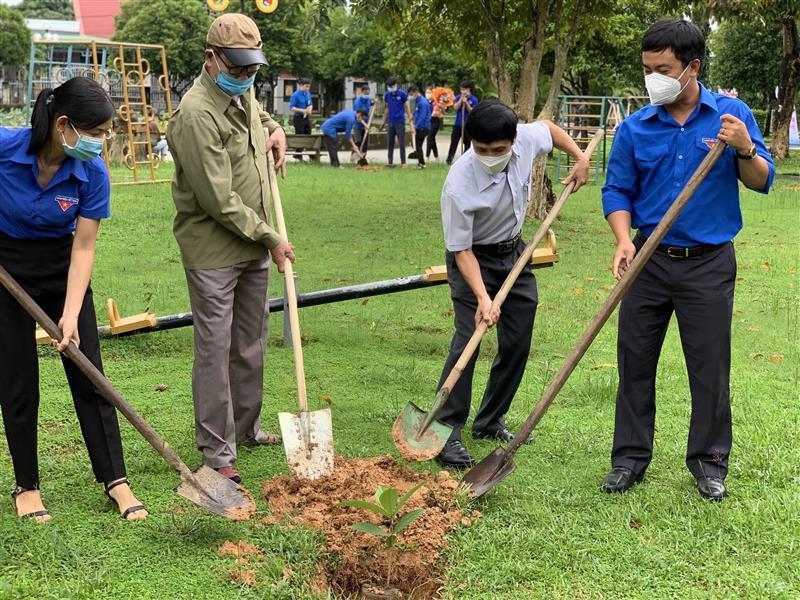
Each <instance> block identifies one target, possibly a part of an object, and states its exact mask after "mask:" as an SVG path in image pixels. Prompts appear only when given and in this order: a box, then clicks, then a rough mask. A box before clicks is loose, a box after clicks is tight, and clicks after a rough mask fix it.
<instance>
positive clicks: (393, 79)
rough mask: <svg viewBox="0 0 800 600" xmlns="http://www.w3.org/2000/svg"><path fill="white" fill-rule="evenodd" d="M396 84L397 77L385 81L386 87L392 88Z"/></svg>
mask: <svg viewBox="0 0 800 600" xmlns="http://www.w3.org/2000/svg"><path fill="white" fill-rule="evenodd" d="M396 83H397V77H389V79H387V80H386V87H392V86H393V85H395V84H396Z"/></svg>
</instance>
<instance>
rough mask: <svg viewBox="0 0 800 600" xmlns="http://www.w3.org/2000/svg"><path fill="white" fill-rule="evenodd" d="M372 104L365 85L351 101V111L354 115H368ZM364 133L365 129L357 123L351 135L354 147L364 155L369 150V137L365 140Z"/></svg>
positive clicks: (359, 122)
mask: <svg viewBox="0 0 800 600" xmlns="http://www.w3.org/2000/svg"><path fill="white" fill-rule="evenodd" d="M373 104H375V100H374V99H373V98H372V96H370V95H369V86H368V85H367V84H366V83H365V84H364V85H362V86H361V95H360V96H356V97H355V98H354V99H353V110H354V111H356V113H357V112H359V111H361V112H363V113H365V114H366V115H369V113H370V111H371V110H372V105H373ZM367 118H369V117H367ZM365 131H366V127H365V126H364V124H363V123H361V121H357V122H356V128H355V133H354V134H353V141H354V142H355V143H356V146H358V147H359V148H361V152H362V153H364V154H366V153H367V149H368V148H369V135H367V137H366V139H365V138H364V132H365Z"/></svg>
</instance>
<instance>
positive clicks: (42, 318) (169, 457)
mask: <svg viewBox="0 0 800 600" xmlns="http://www.w3.org/2000/svg"><path fill="white" fill-rule="evenodd" d="M0 283H2V284H3V287H5V288H6V289H7V290H8V292H9V293H10V294H11V295H12V296H14V298H16V299H17V302H19V303H20V305H21V306H22V308H24V309H25V311H26V312H27V313H28V314H29V315H30V316H31V317H33V319H34V320H35V321H36V322H37V323H38V324H39V325H40V326H41V327H42V329H44V330H45V331H46V332H47V335H49V336H50V338H51V339H54V340H60V339H61V338H62V337H63V335H62V333H61V330H60V329H59V328H58V325H56V324H55V323H54V322H53V320H52V319H51V318H50V317H48V316H47V314H46V313H45V312H44V311H43V310H42V309H41V307H40V306H39V305H38V304H36V302H35V301H34V300H33V298H31V297H30V296H29V295H28V293H27V292H26V291H25V290H23V289H22V287H20V285H19V284H18V283H17V282H16V281H15V280H14V278H13V277H11V275H10V274H9V273H8V271H6V270H5V269H4V268H3V267H2V266H0ZM64 354H65V355H66V356H67V357H68V358H69V359H70V360H71V361H72V362H73V363H75V365H76V366H77V367H78V368H79V369H80V370H81V371H82V372H83V373H84V375H86V377H88V378H89V381H91V382H92V383H93V384H94V385H95V387H96V388H97V391H98V392H100V395H101V396H103V398H105V399H106V400H108V401H109V402H110V403H111V404H113V405H114V406H115V407H116V408H117V410H119V412H121V413H122V414H123V415H124V416H125V418H126V419H127V420H128V421H129V422H130V424H131V425H133V426H134V427H135V428H136V430H137V431H138V432H139V433H141V434H142V436H143V437H144V439H146V440H147V441H148V442H150V445H151V446H152V447H153V448H154V449H155V451H156V452H158V453H159V454H160V455H161V456H162V457H163V459H164V460H165V461H167V463H169V465H170V466H171V467H172V468H173V469H175V470H176V471H178V473H180V474H181V477H182V478H183V479H185V480H189V481H193V480H194V476H193V475H192V472H191V471H190V470H189V467H187V466H186V464H185V463H184V462H183V461H182V460H181V459H180V457H179V456H178V454H177V453H176V452H175V450H173V448H172V446H170V445H169V444H168V443H167V442H166V441H165V440H164V438H162V437H161V436H160V435H159V434H158V432H156V430H155V429H153V427H152V426H151V425H150V424H149V423H148V422H147V421H145V420H144V419H143V418H142V416H141V415H140V414H139V413H138V412H136V410H135V409H134V408H133V407H132V406H131V405H130V404H128V402H127V401H126V400H125V398H123V397H122V394H120V393H119V392H118V391H117V389H116V388H115V387H114V386H113V385H112V384H111V382H110V381H109V380H108V379H107V378H106V377H105V375H103V374H102V373H101V372H100V371H99V370H98V369H97V367H95V366H94V365H93V364H92V362H91V361H90V360H89V359H88V358H86V355H85V354H84V353H83V352H81V351H80V349H79V348H78V346H76V345H75V342H72V341H71V342H70V343H69V346H67V347H66V349H65V350H64Z"/></svg>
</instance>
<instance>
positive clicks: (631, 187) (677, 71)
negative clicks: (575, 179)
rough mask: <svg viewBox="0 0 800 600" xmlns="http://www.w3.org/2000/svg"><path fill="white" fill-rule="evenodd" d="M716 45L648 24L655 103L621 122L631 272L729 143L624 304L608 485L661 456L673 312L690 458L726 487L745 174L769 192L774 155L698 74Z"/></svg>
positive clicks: (612, 211)
mask: <svg viewBox="0 0 800 600" xmlns="http://www.w3.org/2000/svg"><path fill="white" fill-rule="evenodd" d="M705 49H706V46H705V36H704V35H703V32H702V30H701V29H700V28H699V27H697V26H696V25H695V24H693V23H691V22H689V21H684V20H682V19H664V20H661V21H658V22H657V23H655V24H654V25H652V26H651V27H650V28H649V29H648V30H647V31H646V32H645V34H644V37H643V38H642V65H643V66H644V83H645V87H646V88H647V93H648V95H649V96H650V104H649V105H647V106H645V107H644V108H642V109H641V110H639V111H637V112H636V113H634V114H632V115H631V116H630V117H627V118H626V119H625V120H624V121H623V122H622V123H620V125H619V128H618V129H617V132H616V135H615V136H614V144H613V146H612V147H611V154H610V155H609V162H608V171H607V177H606V184H605V185H604V186H603V212H604V214H605V216H606V219H607V220H608V224H609V226H610V227H611V230H612V232H613V234H614V237H615V238H616V242H617V249H616V252H615V253H614V256H613V258H612V262H611V271H612V274H613V275H614V277H616V278H617V279H620V278H621V277H622V275H623V273H624V272H625V270H626V269H627V268H628V267H629V266H630V264H631V262H632V261H633V259H634V257H635V256H636V253H637V252H638V251H639V250H640V249H641V248H642V246H643V245H644V243H645V240H647V237H648V236H650V235H652V233H653V231H654V230H655V228H656V226H657V224H658V223H659V221H661V219H662V218H663V217H664V214H665V213H666V212H667V209H668V208H669V207H670V206H671V204H672V203H673V201H674V200H675V198H676V197H677V196H678V193H679V192H680V190H681V189H683V187H684V186H685V185H686V184H687V183H688V181H689V180H690V178H691V177H692V175H693V173H694V172H695V170H696V169H697V168H698V166H699V165H700V163H701V162H702V161H703V159H704V158H705V157H706V156H707V155H708V153H709V151H710V150H711V149H712V148H713V147H714V144H716V143H717V142H718V141H720V140H721V141H723V142H725V143H726V144H727V145H728V147H727V148H726V149H725V151H724V153H723V154H722V156H721V157H720V158H719V160H717V162H716V164H715V165H714V167H713V168H712V169H711V171H710V172H709V173H708V175H707V176H706V178H705V180H704V181H703V182H702V183H701V184H700V186H699V187H698V188H697V191H695V192H694V194H693V195H692V197H691V198H690V199H689V203H688V204H687V205H686V207H685V208H684V209H683V211H682V212H681V214H680V216H678V219H677V220H676V221H675V223H674V224H673V225H672V227H670V229H669V231H668V232H667V234H666V236H665V237H664V239H663V242H662V244H661V245H659V246H658V247H657V249H656V251H655V252H654V253H653V255H652V256H651V257H650V259H649V260H648V261H647V262H646V263H645V265H644V268H643V269H642V271H641V273H640V274H639V277H638V278H637V279H636V280H635V281H634V282H633V284H632V285H631V288H630V290H629V291H628V293H627V295H626V296H625V297H624V298H623V299H622V302H621V304H620V307H619V321H618V332H617V362H618V366H619V368H618V370H617V373H618V377H619V385H618V388H617V409H616V418H615V421H614V442H613V446H612V450H611V471H610V472H609V473H608V475H607V476H606V478H605V479H604V481H603V483H602V485H601V487H602V489H603V490H604V491H606V492H609V493H613V492H625V491H627V490H628V489H630V488H631V487H633V486H634V485H635V484H637V483H638V482H640V481H641V480H642V478H643V477H644V474H645V471H646V470H647V467H648V466H649V464H650V460H651V459H652V456H653V436H654V432H655V415H656V372H657V370H658V359H659V355H660V353H661V345H662V344H663V342H664V338H665V336H666V334H667V328H668V327H669V324H670V321H671V320H672V316H673V314H674V315H675V317H676V320H677V323H678V329H679V331H680V338H681V345H682V347H683V354H684V358H685V360H686V370H687V372H688V374H689V391H690V393H691V398H692V413H691V421H690V424H689V440H688V443H687V446H686V467H687V468H688V469H689V472H690V473H691V474H692V475H693V476H694V478H695V485H696V486H697V491H698V492H699V494H700V495H701V496H702V497H704V498H706V499H709V500H712V501H721V500H722V499H723V498H724V497H725V495H726V494H727V489H726V487H725V483H724V481H725V477H726V475H727V474H728V457H729V455H730V452H731V447H732V445H733V433H732V425H731V398H730V373H731V319H732V317H733V292H734V287H735V285H736V253H735V251H734V247H733V242H732V240H733V238H734V237H735V236H736V234H738V233H739V231H740V230H741V228H742V212H741V209H740V207H739V182H740V181H741V182H742V183H743V184H744V185H745V186H747V187H748V188H750V189H751V190H755V191H757V192H760V193H762V194H766V193H768V192H769V188H770V186H771V185H772V180H773V178H774V176H775V166H774V164H773V163H772V158H771V157H770V154H769V151H768V150H767V148H766V146H765V145H764V140H763V138H762V137H761V132H760V131H759V129H758V125H757V123H756V120H755V118H754V117H753V112H752V111H751V110H750V108H749V107H748V106H747V105H746V104H745V103H744V102H742V101H741V100H737V99H736V98H729V97H727V96H723V95H721V94H716V93H714V92H710V91H708V90H707V89H706V88H705V86H703V84H701V83H700V82H699V81H698V77H699V76H700V72H701V70H702V67H703V63H704V62H705V60H706V54H705ZM632 227H633V229H636V230H637V231H636V235H635V236H634V237H633V239H631V228H632ZM761 483H762V484H763V483H764V482H763V481H762V482H761Z"/></svg>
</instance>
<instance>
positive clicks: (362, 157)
mask: <svg viewBox="0 0 800 600" xmlns="http://www.w3.org/2000/svg"><path fill="white" fill-rule="evenodd" d="M374 114H375V104H373V105H372V108H370V109H369V119H367V125H366V126H365V127H364V137H363V139H362V140H361V145H360V147H359V148H358V151H359V153H360V156H359V158H358V166H359V167H366V166H367V165H368V164H369V163H368V162H367V157H366V156H365V155H364V144H366V143H367V136H368V135H369V128H370V127H372V115H374Z"/></svg>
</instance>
